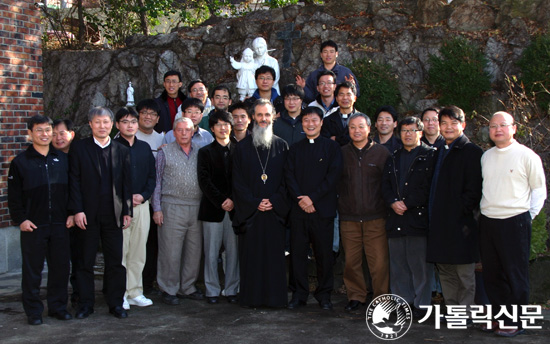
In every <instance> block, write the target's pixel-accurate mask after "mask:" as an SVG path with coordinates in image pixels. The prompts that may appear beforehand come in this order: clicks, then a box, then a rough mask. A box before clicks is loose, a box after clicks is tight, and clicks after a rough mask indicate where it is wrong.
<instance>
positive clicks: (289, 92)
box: [281, 84, 306, 100]
mask: <svg viewBox="0 0 550 344" xmlns="http://www.w3.org/2000/svg"><path fill="white" fill-rule="evenodd" d="M287 96H298V97H300V99H301V100H304V97H305V96H306V94H305V92H304V89H303V88H302V87H301V86H298V85H295V84H289V85H286V86H285V87H283V89H282V90H281V97H283V98H285V97H287Z"/></svg>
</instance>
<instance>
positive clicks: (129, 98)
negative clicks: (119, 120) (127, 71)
mask: <svg viewBox="0 0 550 344" xmlns="http://www.w3.org/2000/svg"><path fill="white" fill-rule="evenodd" d="M126 98H127V99H126V100H127V103H126V106H134V105H135V104H134V88H133V87H132V82H131V81H129V82H128V88H127V89H126Z"/></svg>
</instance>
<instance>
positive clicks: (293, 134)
mask: <svg viewBox="0 0 550 344" xmlns="http://www.w3.org/2000/svg"><path fill="white" fill-rule="evenodd" d="M281 93H282V98H283V102H284V106H285V108H284V110H282V111H281V114H280V117H279V118H278V119H277V120H276V121H275V122H273V133H274V134H275V135H277V136H279V137H280V138H282V139H283V140H285V141H286V143H288V146H289V147H291V146H292V145H293V144H294V143H296V142H298V141H300V140H301V139H303V138H304V137H306V135H305V134H304V130H303V129H302V118H301V117H300V113H301V112H302V100H303V99H304V90H303V89H302V88H301V87H300V86H297V85H294V84H290V85H287V86H285V87H284V88H283V90H282V92H281Z"/></svg>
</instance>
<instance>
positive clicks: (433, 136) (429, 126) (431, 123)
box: [420, 108, 445, 149]
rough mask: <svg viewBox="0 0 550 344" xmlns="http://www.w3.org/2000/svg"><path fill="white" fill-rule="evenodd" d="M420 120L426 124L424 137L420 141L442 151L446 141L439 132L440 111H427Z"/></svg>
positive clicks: (429, 109) (433, 109)
mask: <svg viewBox="0 0 550 344" xmlns="http://www.w3.org/2000/svg"><path fill="white" fill-rule="evenodd" d="M420 120H422V123H423V124H424V135H422V138H421V139H420V140H421V141H422V142H423V143H425V144H427V145H428V146H430V147H435V148H436V149H441V147H442V146H444V145H445V139H444V138H443V136H442V135H441V133H440V132H439V109H437V108H427V109H425V110H424V111H422V114H421V115H420Z"/></svg>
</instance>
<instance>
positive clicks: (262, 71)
mask: <svg viewBox="0 0 550 344" xmlns="http://www.w3.org/2000/svg"><path fill="white" fill-rule="evenodd" d="M265 73H271V76H272V77H273V80H275V78H276V74H275V69H273V68H271V67H269V66H266V65H263V66H260V68H258V69H256V72H255V73H254V79H256V80H258V77H259V76H260V74H265Z"/></svg>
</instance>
